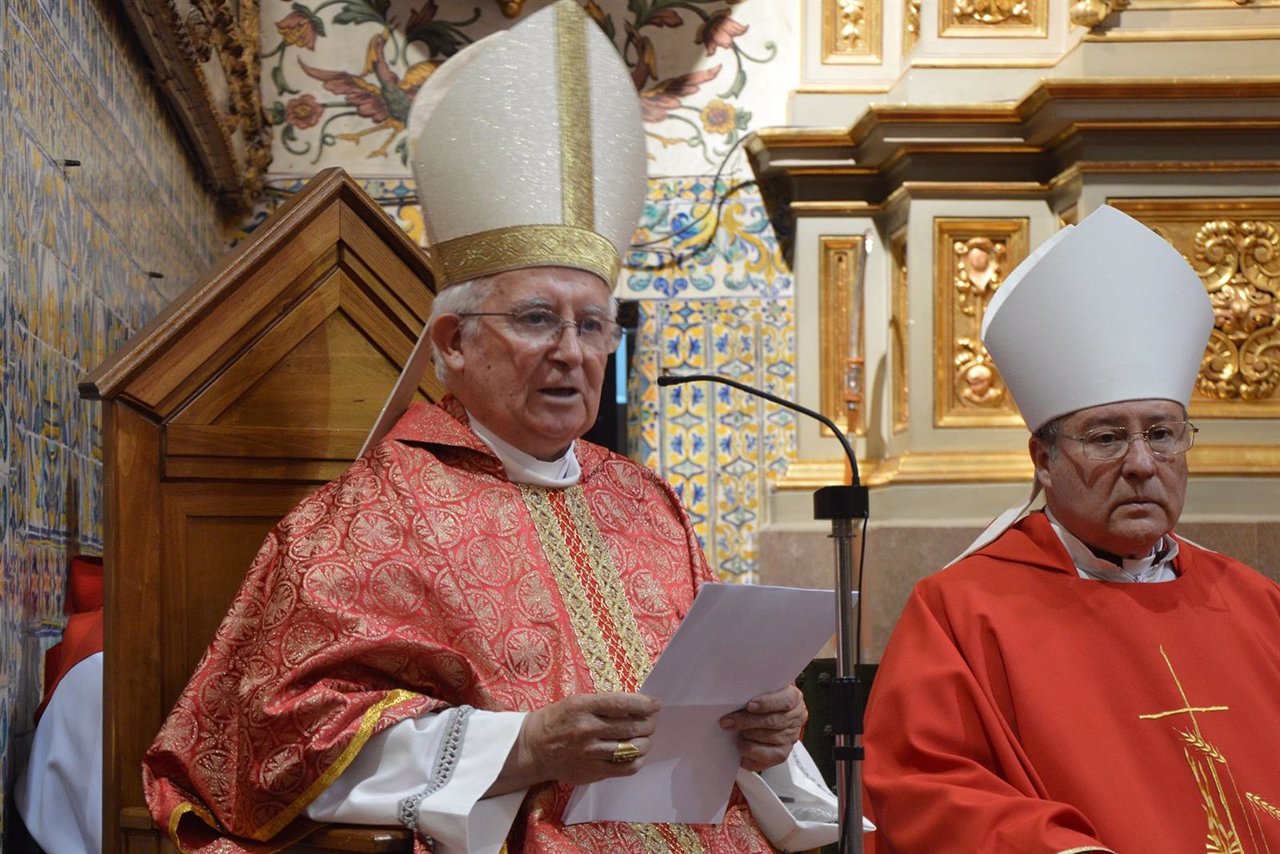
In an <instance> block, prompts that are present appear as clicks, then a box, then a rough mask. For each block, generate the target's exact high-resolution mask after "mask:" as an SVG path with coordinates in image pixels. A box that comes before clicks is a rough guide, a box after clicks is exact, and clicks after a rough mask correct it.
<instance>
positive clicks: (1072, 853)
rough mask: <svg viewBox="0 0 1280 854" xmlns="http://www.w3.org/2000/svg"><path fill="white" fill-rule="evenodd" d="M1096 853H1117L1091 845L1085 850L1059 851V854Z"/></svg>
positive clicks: (1069, 849)
mask: <svg viewBox="0 0 1280 854" xmlns="http://www.w3.org/2000/svg"><path fill="white" fill-rule="evenodd" d="M1096 851H1106V852H1107V854H1116V852H1114V851H1112V850H1111V849H1110V848H1096V847H1094V846H1093V845H1089V846H1087V847H1085V848H1067V849H1065V850H1063V851H1059V852H1058V854H1086V852H1088V854H1093V852H1096Z"/></svg>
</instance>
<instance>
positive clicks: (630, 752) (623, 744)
mask: <svg viewBox="0 0 1280 854" xmlns="http://www.w3.org/2000/svg"><path fill="white" fill-rule="evenodd" d="M639 758H640V748H638V747H636V746H635V745H634V744H632V743H631V742H629V741H620V742H618V746H617V747H615V748H614V749H613V755H612V756H610V757H609V761H610V762H634V761H635V760H637V759H639Z"/></svg>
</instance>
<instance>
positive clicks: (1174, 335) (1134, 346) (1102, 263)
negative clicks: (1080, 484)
mask: <svg viewBox="0 0 1280 854" xmlns="http://www.w3.org/2000/svg"><path fill="white" fill-rule="evenodd" d="M1212 329H1213V306H1212V304H1211V303H1210V302H1209V296H1208V294H1207V293H1206V292H1205V287H1204V283H1203V282H1201V280H1200V277H1199V276H1198V275H1196V272H1195V271H1194V270H1192V269H1191V265H1189V264H1188V263H1187V261H1186V259H1185V258H1183V257H1182V255H1181V254H1180V253H1179V252H1178V250H1176V249H1174V248H1173V247H1172V246H1170V245H1169V243H1168V242H1167V241H1166V240H1165V239H1164V238H1163V237H1161V236H1160V235H1158V234H1156V233H1155V232H1153V231H1151V230H1150V229H1149V228H1147V227H1146V226H1145V225H1143V224H1142V223H1140V222H1138V221H1137V220H1135V219H1133V218H1132V217H1130V216H1128V215H1126V214H1123V213H1121V212H1120V211H1118V210H1116V209H1115V208H1113V207H1109V206H1106V205H1104V206H1102V207H1100V208H1098V209H1097V210H1096V211H1094V212H1093V213H1092V214H1090V215H1089V216H1088V217H1086V218H1085V220H1084V221H1083V222H1081V223H1080V224H1079V225H1077V226H1074V227H1072V226H1067V227H1066V228H1064V229H1063V230H1062V231H1059V232H1058V233H1057V234H1055V235H1054V236H1053V237H1051V238H1049V239H1048V240H1047V241H1045V242H1044V243H1043V244H1042V245H1041V246H1040V247H1039V248H1038V249H1037V250H1036V251H1035V252H1033V253H1032V254H1031V255H1030V256H1029V257H1028V258H1027V259H1026V260H1025V261H1023V262H1022V263H1021V264H1019V265H1018V266H1017V268H1015V269H1014V271H1013V272H1012V273H1010V274H1009V277H1008V278H1007V279H1006V280H1005V282H1004V284H1002V285H1001V286H1000V289H999V290H997V291H996V294H995V296H994V297H992V298H991V302H990V303H989V304H988V305H987V311H986V314H985V315H984V316H983V319H982V343H983V344H985V345H986V348H987V352H989V353H990V354H991V358H992V360H993V361H994V362H995V364H996V367H997V368H998V369H999V370H1000V376H1002V377H1003V378H1004V380H1005V383H1006V384H1007V385H1008V387H1009V392H1010V394H1012V395H1013V399H1014V402H1015V403H1017V404H1018V410H1019V411H1020V412H1021V413H1022V420H1023V421H1024V422H1026V425H1027V429H1029V430H1031V431H1032V432H1033V433H1034V432H1035V431H1036V430H1038V429H1039V428H1041V427H1042V426H1044V425H1045V424H1047V423H1048V422H1050V421H1052V420H1053V419H1055V418H1057V417H1058V416H1060V415H1066V414H1068V413H1071V412H1075V411H1077V410H1080V409H1087V408H1089V407H1091V406H1103V405H1105V404H1108V403H1119V402H1120V401H1124V400H1147V399H1157V398H1158V399H1165V400H1174V401H1177V402H1178V403H1181V404H1182V406H1183V408H1186V406H1187V404H1188V403H1189V402H1190V400H1191V392H1192V390H1193V389H1194V388H1195V382H1196V377H1197V375H1198V374H1199V372H1200V363H1201V361H1202V359H1203V358H1204V348H1205V343H1206V342H1207V341H1208V338H1209V333H1210V331H1211V330H1212ZM1039 493H1040V482H1039V481H1038V480H1037V481H1036V483H1035V485H1034V486H1033V487H1032V490H1031V496H1030V497H1029V498H1028V499H1027V501H1026V503H1025V504H1023V505H1022V506H1021V507H1011V508H1009V509H1008V510H1006V511H1005V512H1004V513H1002V514H1000V516H998V517H997V518H996V520H995V521H994V522H992V523H991V525H990V526H989V527H988V528H987V529H986V530H985V531H983V532H982V534H981V535H979V537H978V539H976V540H974V542H973V543H972V544H971V545H970V546H969V548H967V549H965V551H964V552H963V554H961V555H960V556H959V557H957V558H956V560H960V558H962V557H965V556H966V555H969V554H971V553H973V552H975V551H977V550H978V549H980V548H982V547H983V546H985V545H987V544H988V543H990V542H992V541H993V540H995V539H996V537H998V536H1000V534H1002V533H1004V531H1005V530H1006V529H1007V528H1008V527H1009V526H1010V525H1012V524H1013V523H1014V522H1016V521H1017V520H1018V517H1020V516H1021V515H1022V514H1023V513H1025V512H1026V511H1027V509H1028V508H1029V507H1030V506H1031V504H1032V502H1033V501H1035V498H1036V496H1037V495H1039ZM954 562H955V561H952V563H954Z"/></svg>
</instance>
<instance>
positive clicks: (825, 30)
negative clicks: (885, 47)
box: [822, 0, 883, 63]
mask: <svg viewBox="0 0 1280 854" xmlns="http://www.w3.org/2000/svg"><path fill="white" fill-rule="evenodd" d="M882 3H883V0H822V61H823V62H837V63H838V62H854V63H859V62H860V63H875V62H879V61H880V47H881V41H882V40H881V35H880V18H881V14H880V11H881V8H880V7H881V4H882Z"/></svg>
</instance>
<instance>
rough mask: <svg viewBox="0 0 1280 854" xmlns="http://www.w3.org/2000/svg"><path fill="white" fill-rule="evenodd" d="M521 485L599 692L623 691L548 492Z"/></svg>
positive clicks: (522, 493) (574, 631) (575, 633)
mask: <svg viewBox="0 0 1280 854" xmlns="http://www.w3.org/2000/svg"><path fill="white" fill-rule="evenodd" d="M519 486H520V493H521V495H522V496H523V497H524V503H525V506H526V507H528V508H529V515H530V516H532V517H533V525H534V528H536V529H537V531H538V539H539V540H541V541H542V550H543V551H544V552H545V553H546V555H547V562H548V563H549V564H550V565H551V571H552V572H553V573H554V574H555V577H556V585H557V586H558V587H559V588H560V598H561V600H562V601H563V602H564V605H565V608H566V609H567V610H568V611H569V622H570V623H572V625H573V633H574V635H575V636H576V637H577V639H578V647H579V648H580V649H581V650H582V655H583V657H584V658H586V660H587V666H588V667H589V668H590V669H591V676H592V678H593V679H594V680H595V687H596V690H597V691H600V692H605V691H620V690H622V679H621V678H620V677H619V675H618V671H617V669H616V668H615V667H614V666H613V661H612V660H611V659H610V658H609V647H608V644H606V643H605V640H604V635H603V633H602V632H601V630H600V627H599V626H598V625H597V624H596V619H595V615H594V614H593V613H592V611H591V603H590V601H588V599H587V593H586V591H585V590H584V589H583V587H582V582H581V581H580V580H579V579H578V575H577V572H576V566H575V564H574V561H573V557H572V556H571V555H570V554H569V548H568V545H567V544H566V543H565V535H564V532H563V531H561V530H560V522H559V520H557V519H556V514H555V510H554V509H552V507H551V500H550V498H549V497H548V496H547V491H546V490H545V489H543V488H541V487H537V486H530V485H528V484H519ZM574 489H577V487H574Z"/></svg>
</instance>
